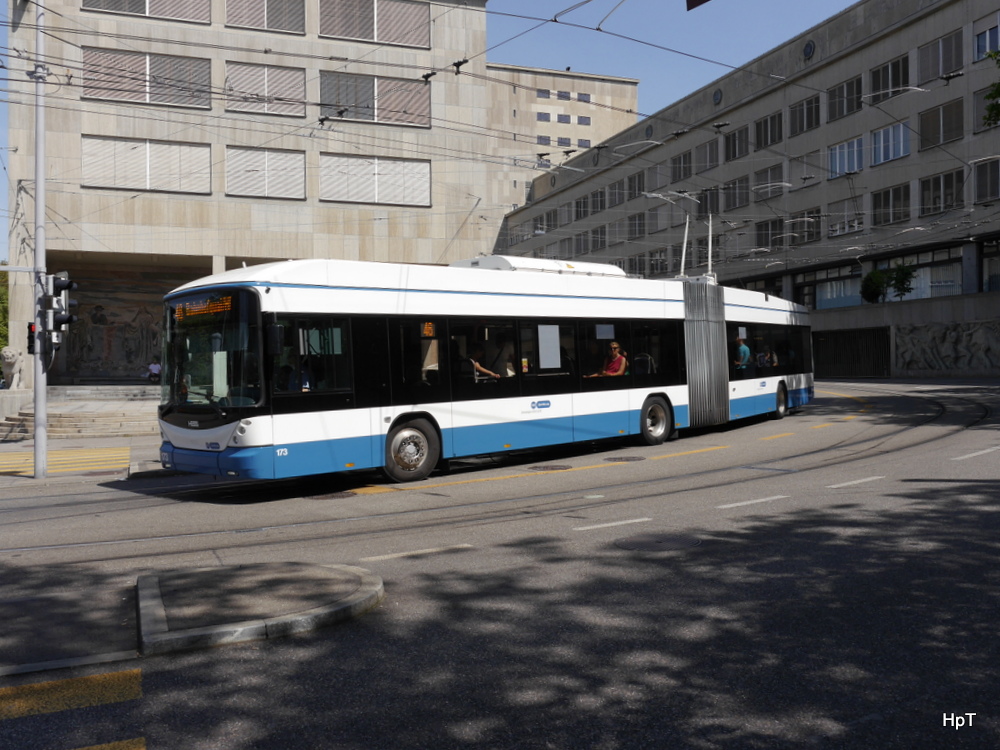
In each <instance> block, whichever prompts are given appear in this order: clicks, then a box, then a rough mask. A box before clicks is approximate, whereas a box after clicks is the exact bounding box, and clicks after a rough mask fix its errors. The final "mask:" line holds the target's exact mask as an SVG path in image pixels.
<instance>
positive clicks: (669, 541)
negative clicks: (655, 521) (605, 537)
mask: <svg viewBox="0 0 1000 750" xmlns="http://www.w3.org/2000/svg"><path fill="white" fill-rule="evenodd" d="M699 544H701V540H700V539H697V538H695V537H693V536H683V535H679V534H639V535H638V536H630V537H626V538H625V539H619V540H618V541H616V542H615V546H616V547H621V548H622V549H629V550H636V551H638V552H665V551H667V550H672V549H688V548H689V547H697V546H698V545H699Z"/></svg>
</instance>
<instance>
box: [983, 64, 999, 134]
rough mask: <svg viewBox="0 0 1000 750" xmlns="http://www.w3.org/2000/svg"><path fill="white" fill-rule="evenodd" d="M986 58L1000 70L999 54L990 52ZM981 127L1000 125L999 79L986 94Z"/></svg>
mask: <svg viewBox="0 0 1000 750" xmlns="http://www.w3.org/2000/svg"><path fill="white" fill-rule="evenodd" d="M988 56H989V57H990V58H992V60H993V62H995V63H996V64H997V67H998V68H1000V52H990V53H989V54H988ZM983 125H985V126H986V127H992V126H993V125H1000V79H998V80H997V81H996V82H995V83H994V84H993V85H992V86H990V88H989V90H988V91H987V92H986V114H985V115H984V116H983Z"/></svg>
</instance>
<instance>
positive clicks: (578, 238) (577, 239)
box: [573, 232, 590, 256]
mask: <svg viewBox="0 0 1000 750" xmlns="http://www.w3.org/2000/svg"><path fill="white" fill-rule="evenodd" d="M589 252H590V232H578V233H577V234H574V235H573V255H575V256H576V255H586V254H587V253H589Z"/></svg>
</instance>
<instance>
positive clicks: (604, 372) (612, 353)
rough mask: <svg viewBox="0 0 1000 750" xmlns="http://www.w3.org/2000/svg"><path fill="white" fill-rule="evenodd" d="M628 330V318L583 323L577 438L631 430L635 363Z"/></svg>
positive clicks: (575, 412) (576, 404) (575, 413)
mask: <svg viewBox="0 0 1000 750" xmlns="http://www.w3.org/2000/svg"><path fill="white" fill-rule="evenodd" d="M629 333H630V328H629V322H628V321H623V320H597V321H594V320H588V321H585V322H581V323H580V356H581V363H582V364H581V367H582V378H581V380H580V384H581V385H580V393H578V394H577V395H576V396H575V402H574V409H573V431H574V439H575V440H599V439H602V438H609V437H618V436H620V435H627V434H628V433H629V429H630V424H631V422H630V419H629V394H628V390H627V389H628V388H629V387H630V386H631V383H632V369H633V368H635V367H636V362H635V356H636V353H634V352H633V351H632V347H631V344H632V341H631V337H630V335H629ZM642 354H643V355H647V354H648V353H647V352H642Z"/></svg>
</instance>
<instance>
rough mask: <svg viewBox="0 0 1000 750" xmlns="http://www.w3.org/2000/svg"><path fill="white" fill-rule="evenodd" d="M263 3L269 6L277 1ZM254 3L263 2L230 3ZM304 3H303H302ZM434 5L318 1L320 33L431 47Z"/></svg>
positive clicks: (239, 0) (364, 0)
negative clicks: (432, 10) (432, 9)
mask: <svg viewBox="0 0 1000 750" xmlns="http://www.w3.org/2000/svg"><path fill="white" fill-rule="evenodd" d="M291 1H292V0H264V2H266V4H267V6H268V12H270V7H271V5H272V4H274V3H275V2H291ZM228 2H230V3H240V4H246V3H253V2H261V0H228ZM299 2H300V3H301V0H299ZM430 29H431V5H430V3H424V2H407V1H406V0H319V34H320V36H333V37H341V38H346V39H361V40H363V41H367V42H381V43H384V44H401V45H405V46H407V47H430V46H431V31H430Z"/></svg>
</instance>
